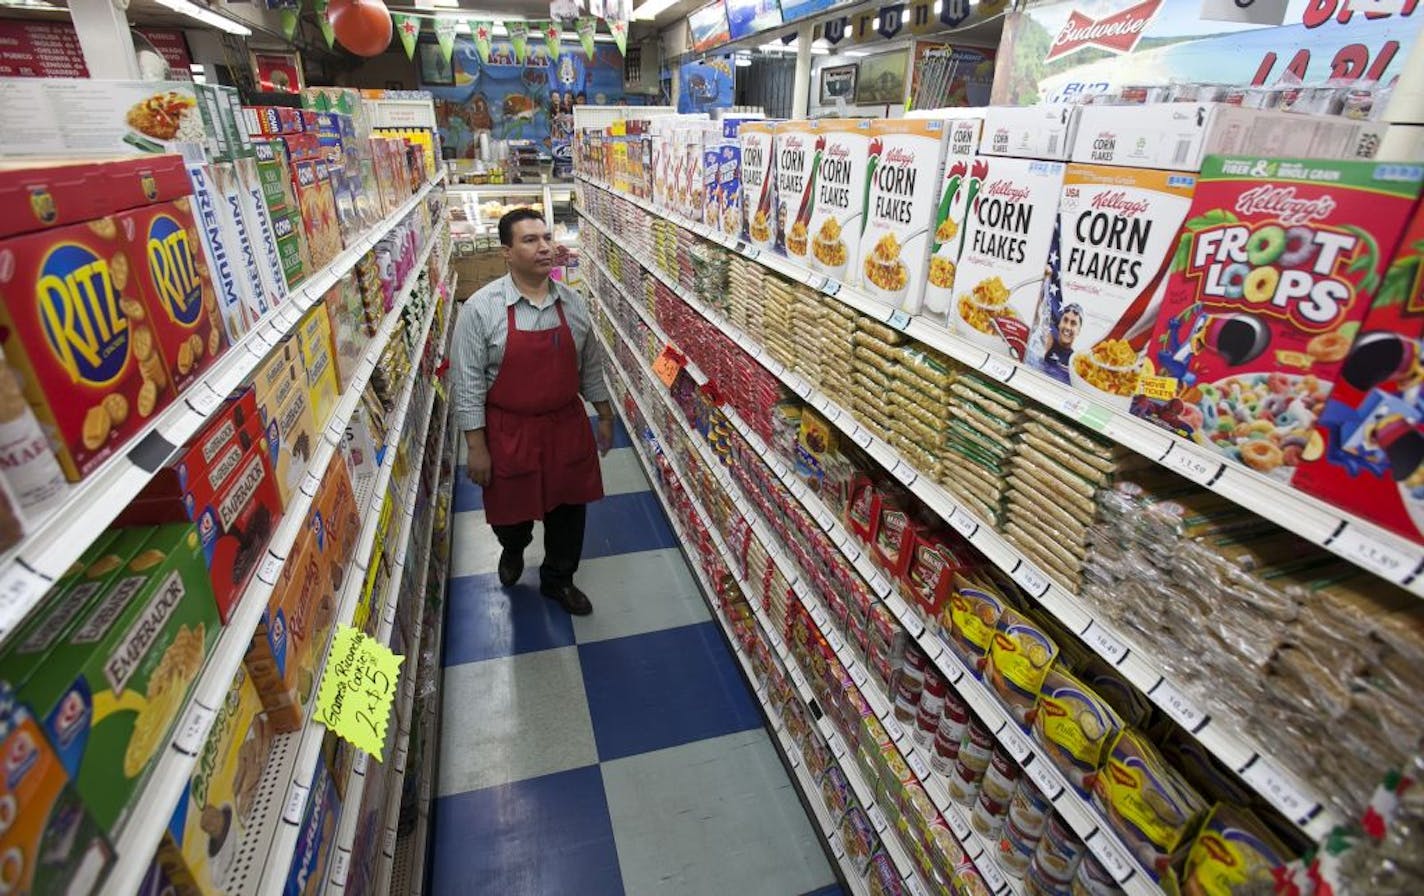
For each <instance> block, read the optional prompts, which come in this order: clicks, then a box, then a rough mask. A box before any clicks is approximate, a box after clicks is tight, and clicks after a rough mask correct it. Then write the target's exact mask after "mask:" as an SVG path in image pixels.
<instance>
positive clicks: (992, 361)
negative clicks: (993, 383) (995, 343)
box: [979, 355, 1018, 383]
mask: <svg viewBox="0 0 1424 896" xmlns="http://www.w3.org/2000/svg"><path fill="white" fill-rule="evenodd" d="M979 369H980V370H982V371H984V372H985V373H987V374H989V376H992V377H993V378H994V379H996V380H998V381H999V382H1001V383H1007V382H1008V381H1009V379H1010V377H1012V376H1013V375H1014V372H1015V371H1017V370H1018V368H1017V367H1015V366H1014V362H1012V361H1010V360H1008V359H1007V358H1001V357H999V356H998V355H989V356H988V357H986V358H985V359H984V365H983V366H982V367H980V368H979Z"/></svg>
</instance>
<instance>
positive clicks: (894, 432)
mask: <svg viewBox="0 0 1424 896" xmlns="http://www.w3.org/2000/svg"><path fill="white" fill-rule="evenodd" d="M957 367H958V365H957V364H955V362H954V361H952V360H950V359H949V358H947V357H945V356H944V355H941V354H940V353H939V352H936V351H934V350H933V349H929V348H925V347H923V346H919V345H907V346H903V347H902V348H900V349H899V363H898V364H897V365H896V367H895V370H894V377H893V379H892V380H891V383H890V391H891V392H892V393H893V394H894V396H895V419H894V420H892V421H891V422H890V426H889V429H890V433H891V439H890V443H891V444H892V445H894V446H895V450H896V451H898V452H899V453H900V456H901V457H903V458H905V459H906V460H907V461H909V462H910V463H911V464H913V465H914V467H915V469H916V470H918V471H920V474H921V475H924V476H928V477H930V478H931V479H938V478H939V476H940V472H941V468H942V464H943V462H944V456H945V453H946V452H947V450H948V445H949V437H948V419H947V418H946V417H945V415H944V408H945V406H946V405H948V404H949V400H950V391H949V390H950V386H951V385H953V383H954V377H955V369H956V368H957Z"/></svg>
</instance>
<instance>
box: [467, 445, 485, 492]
mask: <svg viewBox="0 0 1424 896" xmlns="http://www.w3.org/2000/svg"><path fill="white" fill-rule="evenodd" d="M490 471H491V465H490V453H489V448H487V447H485V446H484V445H471V446H469V453H468V457H467V459H466V461H465V472H466V473H468V474H469V477H470V481H471V482H473V483H474V484H475V485H478V486H479V487H480V488H484V487H485V486H487V485H489V484H490Z"/></svg>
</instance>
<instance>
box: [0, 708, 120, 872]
mask: <svg viewBox="0 0 1424 896" xmlns="http://www.w3.org/2000/svg"><path fill="white" fill-rule="evenodd" d="M0 731H3V732H4V736H3V739H0V751H3V753H0V755H3V756H4V759H3V760H0V766H3V770H4V774H3V775H0V804H3V805H5V806H6V807H7V812H8V814H7V816H6V824H5V827H4V829H3V831H0V853H3V854H4V856H5V881H6V884H7V886H8V888H9V889H10V892H13V893H24V894H32V893H33V894H40V893H88V892H92V891H93V890H94V888H95V886H97V884H98V883H99V881H100V879H101V878H102V877H103V875H104V871H105V869H106V868H107V867H108V865H109V862H110V860H111V859H112V857H113V851H112V850H111V849H110V848H109V844H108V843H107V842H106V841H105V839H104V836H103V834H102V833H100V831H99V827H98V825H97V824H95V822H94V819H93V818H92V817H91V816H90V814H89V813H88V812H87V811H86V810H85V808H84V806H83V804H82V803H81V802H80V800H79V796H78V794H77V793H76V792H75V789H74V785H73V782H72V780H71V779H70V777H69V775H68V774H66V773H65V770H64V766H63V765H62V764H61V763H60V761H59V757H58V756H56V755H55V753H54V750H53V748H51V746H50V744H49V742H48V741H47V740H46V739H45V735H44V733H43V732H42V731H41V730H40V726H39V724H38V723H37V722H36V721H35V718H34V716H33V715H31V714H30V711H29V710H28V709H27V708H26V707H24V706H22V705H20V704H19V703H17V701H16V699H15V693H14V692H13V691H12V690H11V689H10V688H9V687H7V686H5V685H3V684H0Z"/></svg>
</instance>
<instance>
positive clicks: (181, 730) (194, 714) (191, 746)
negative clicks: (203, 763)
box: [173, 700, 217, 756]
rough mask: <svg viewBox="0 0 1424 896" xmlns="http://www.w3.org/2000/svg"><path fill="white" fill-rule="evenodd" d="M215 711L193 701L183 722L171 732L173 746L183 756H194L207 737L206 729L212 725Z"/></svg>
mask: <svg viewBox="0 0 1424 896" xmlns="http://www.w3.org/2000/svg"><path fill="white" fill-rule="evenodd" d="M215 718H217V712H216V711H214V710H211V709H208V708H207V707H206V706H204V705H203V704H201V703H199V702H197V701H196V700H195V701H193V703H192V704H191V705H189V707H188V714H187V715H186V716H184V717H183V723H182V724H181V725H179V726H178V730H177V731H175V732H174V734H173V747H174V749H176V750H177V751H178V752H180V753H182V754H183V755H185V756H196V755H197V754H198V751H199V750H201V749H202V748H203V744H204V742H206V741H207V739H208V731H209V730H211V729H212V727H213V719H215Z"/></svg>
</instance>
